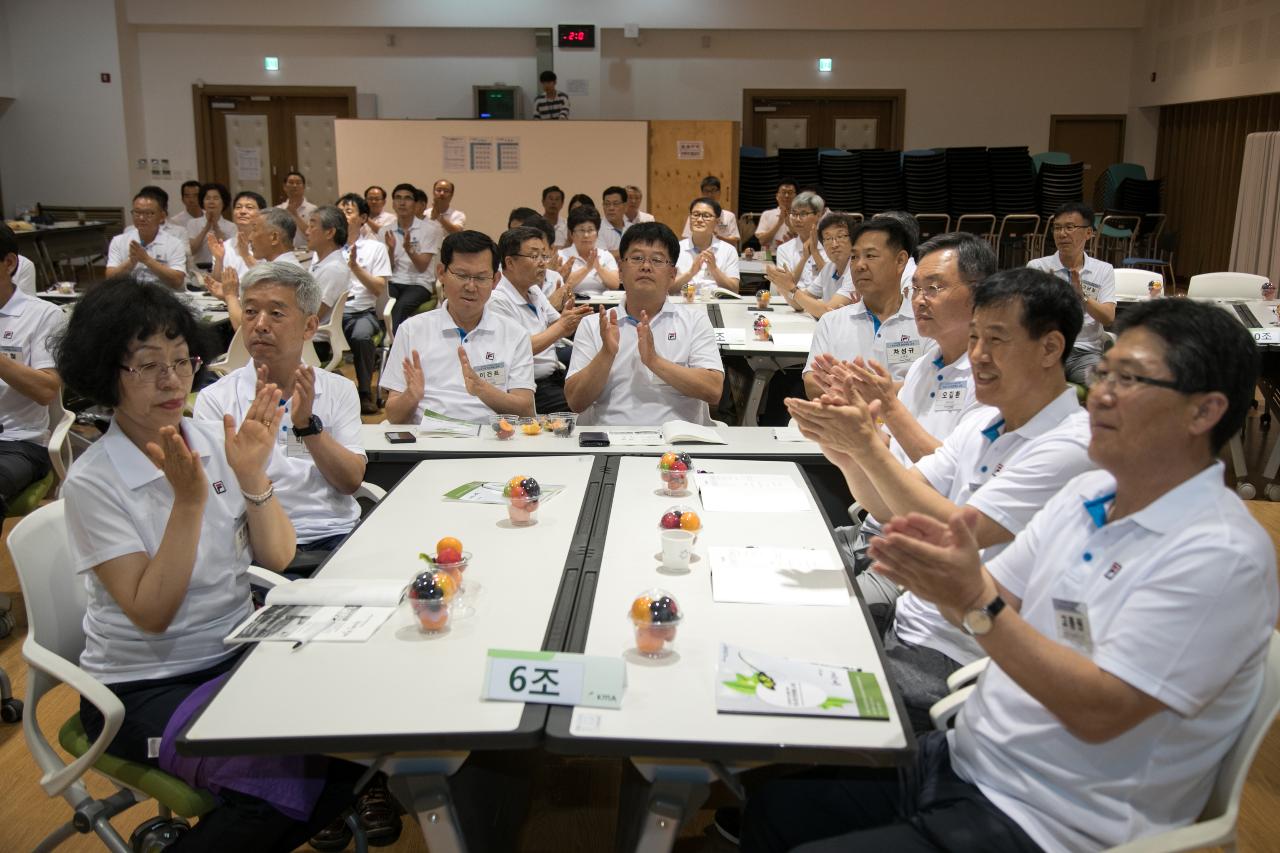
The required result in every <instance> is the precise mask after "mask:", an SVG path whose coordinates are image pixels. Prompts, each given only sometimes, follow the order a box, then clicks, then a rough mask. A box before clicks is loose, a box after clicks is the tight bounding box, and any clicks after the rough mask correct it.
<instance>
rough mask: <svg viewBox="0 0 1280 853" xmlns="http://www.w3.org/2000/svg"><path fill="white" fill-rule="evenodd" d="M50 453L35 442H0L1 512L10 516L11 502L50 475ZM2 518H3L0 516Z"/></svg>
mask: <svg viewBox="0 0 1280 853" xmlns="http://www.w3.org/2000/svg"><path fill="white" fill-rule="evenodd" d="M50 467H51V465H50V462H49V451H48V449H47V448H45V446H44V445H42V444H36V443H35V442H34V441H0V510H3V511H4V512H3V515H7V514H8V509H9V501H11V500H13V499H14V498H16V497H17V496H18V495H19V494H21V493H22V490H23V489H25V488H26V487H27V486H30V485H31V484H32V483H34V482H36V481H37V480H40V479H42V478H43V477H44V475H45V474H48V473H49V468H50ZM0 517H3V516H2V515H0Z"/></svg>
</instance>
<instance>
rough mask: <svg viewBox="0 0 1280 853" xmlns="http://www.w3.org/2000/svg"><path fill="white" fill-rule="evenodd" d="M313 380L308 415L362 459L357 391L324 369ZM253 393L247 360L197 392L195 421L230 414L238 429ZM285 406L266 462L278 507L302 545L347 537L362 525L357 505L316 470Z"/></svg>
mask: <svg viewBox="0 0 1280 853" xmlns="http://www.w3.org/2000/svg"><path fill="white" fill-rule="evenodd" d="M315 377H316V397H315V402H314V403H313V404H312V406H311V411H312V412H313V413H314V414H315V415H316V416H317V417H318V418H320V420H321V422H323V423H324V431H325V432H327V433H329V434H330V435H332V436H333V440H334V441H336V442H338V444H341V445H342V446H343V447H345V448H346V449H347V450H350V451H351V452H352V453H358V454H359V455H360V456H364V455H365V452H364V445H363V444H362V443H361V441H360V398H359V396H358V395H357V394H356V386H355V385H354V384H353V383H352V382H351V380H350V379H347V378H346V377H345V376H341V375H339V374H337V373H329V372H328V371H325V370H316V371H315ZM257 390H258V372H257V369H256V365H255V364H254V362H253V361H250V362H249V363H248V364H246V365H245V366H244V367H241V368H239V369H238V370H233V371H232V372H231V373H228V374H227V375H226V376H224V377H222V378H221V379H219V380H218V381H217V382H215V383H213V384H212V385H209V386H207V387H205V388H204V389H203V390H202V391H201V392H200V395H199V396H198V397H196V405H195V410H194V415H195V418H196V419H197V420H206V421H216V422H217V423H219V424H221V423H222V416H223V415H225V414H230V415H231V416H232V417H234V418H235V419H236V423H237V424H238V423H240V422H241V421H243V420H244V417H245V414H246V413H247V412H248V411H249V406H251V405H252V404H253V400H254V398H255V397H256V396H257ZM289 407H290V403H289V401H288V400H286V401H285V406H284V409H285V415H284V420H283V421H281V423H280V434H279V435H278V436H277V437H276V447H275V450H274V451H272V453H271V458H270V459H269V460H268V461H267V476H268V477H269V478H271V482H272V484H274V486H275V489H276V497H278V498H279V499H280V506H282V507H283V508H284V511H285V513H286V514H287V515H288V516H289V520H290V521H292V522H293V529H294V531H295V532H296V533H297V535H298V542H299V543H300V544H306V543H308V542H315V541H316V540H318V539H326V538H328V537H330V536H337V535H339V534H342V533H348V532H350V531H351V528H353V527H355V526H356V522H357V521H359V520H360V505H359V504H357V503H356V499H355V498H353V497H351V495H344V494H342V493H341V492H339V491H338V490H337V489H335V488H333V486H331V485H329V481H328V480H326V479H325V477H324V474H322V473H321V472H320V469H319V468H317V467H316V463H315V460H313V459H312V457H311V451H309V450H308V449H307V445H306V442H304V441H303V440H302V439H300V438H295V437H294V435H293V429H292V427H293V420H292V419H291V418H290V415H289Z"/></svg>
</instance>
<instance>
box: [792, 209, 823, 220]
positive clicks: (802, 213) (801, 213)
mask: <svg viewBox="0 0 1280 853" xmlns="http://www.w3.org/2000/svg"><path fill="white" fill-rule="evenodd" d="M816 215H817V214H816V213H815V212H814V211H812V210H801V209H800V208H798V207H793V208H791V218H792V219H804V218H805V217H806V216H816Z"/></svg>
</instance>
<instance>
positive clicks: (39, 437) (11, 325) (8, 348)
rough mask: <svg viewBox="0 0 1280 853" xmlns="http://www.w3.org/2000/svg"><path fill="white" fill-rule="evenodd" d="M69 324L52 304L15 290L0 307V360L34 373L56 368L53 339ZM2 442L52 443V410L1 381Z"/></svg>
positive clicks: (0, 439) (0, 436)
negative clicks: (52, 345)
mask: <svg viewBox="0 0 1280 853" xmlns="http://www.w3.org/2000/svg"><path fill="white" fill-rule="evenodd" d="M66 325H67V315H66V314H63V313H62V309H61V308H59V307H58V306H57V305H54V304H53V303H52V302H46V301H44V300H43V299H40V298H39V297H36V296H30V295H28V294H27V293H25V292H23V291H21V290H14V292H13V296H10V297H9V301H8V302H6V303H5V304H4V306H3V307H0V358H11V359H13V360H14V361H17V362H18V363H19V364H24V365H26V366H27V367H30V368H32V369H33V370H49V369H51V368H53V367H56V364H55V362H54V358H53V353H52V352H51V351H50V350H51V345H50V340H49V338H50V337H51V336H54V335H56V334H58V333H60V332H61V331H62V330H63V328H64V327H65V326H66ZM0 426H3V428H4V429H3V432H0V441H34V442H36V443H38V444H48V443H49V407H48V406H42V405H40V404H39V403H37V402H36V401H35V400H32V399H31V398H30V397H28V396H26V395H25V394H22V393H21V392H19V391H18V390H16V389H14V388H11V387H9V385H8V384H6V383H5V382H0Z"/></svg>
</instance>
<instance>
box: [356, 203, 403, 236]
mask: <svg viewBox="0 0 1280 853" xmlns="http://www.w3.org/2000/svg"><path fill="white" fill-rule="evenodd" d="M395 223H396V215H395V214H394V213H392V212H391V211H389V210H385V209H384V210H383V211H382V212H381V213H379V214H378V215H377V216H370V217H369V220H368V221H367V222H365V224H364V227H363V228H361V229H360V236H362V237H368V238H369V239H370V240H381V239H385V238H386V234H384V233H383V232H384V231H385V230H386V227H387V226H388V225H394V224H395Z"/></svg>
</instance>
